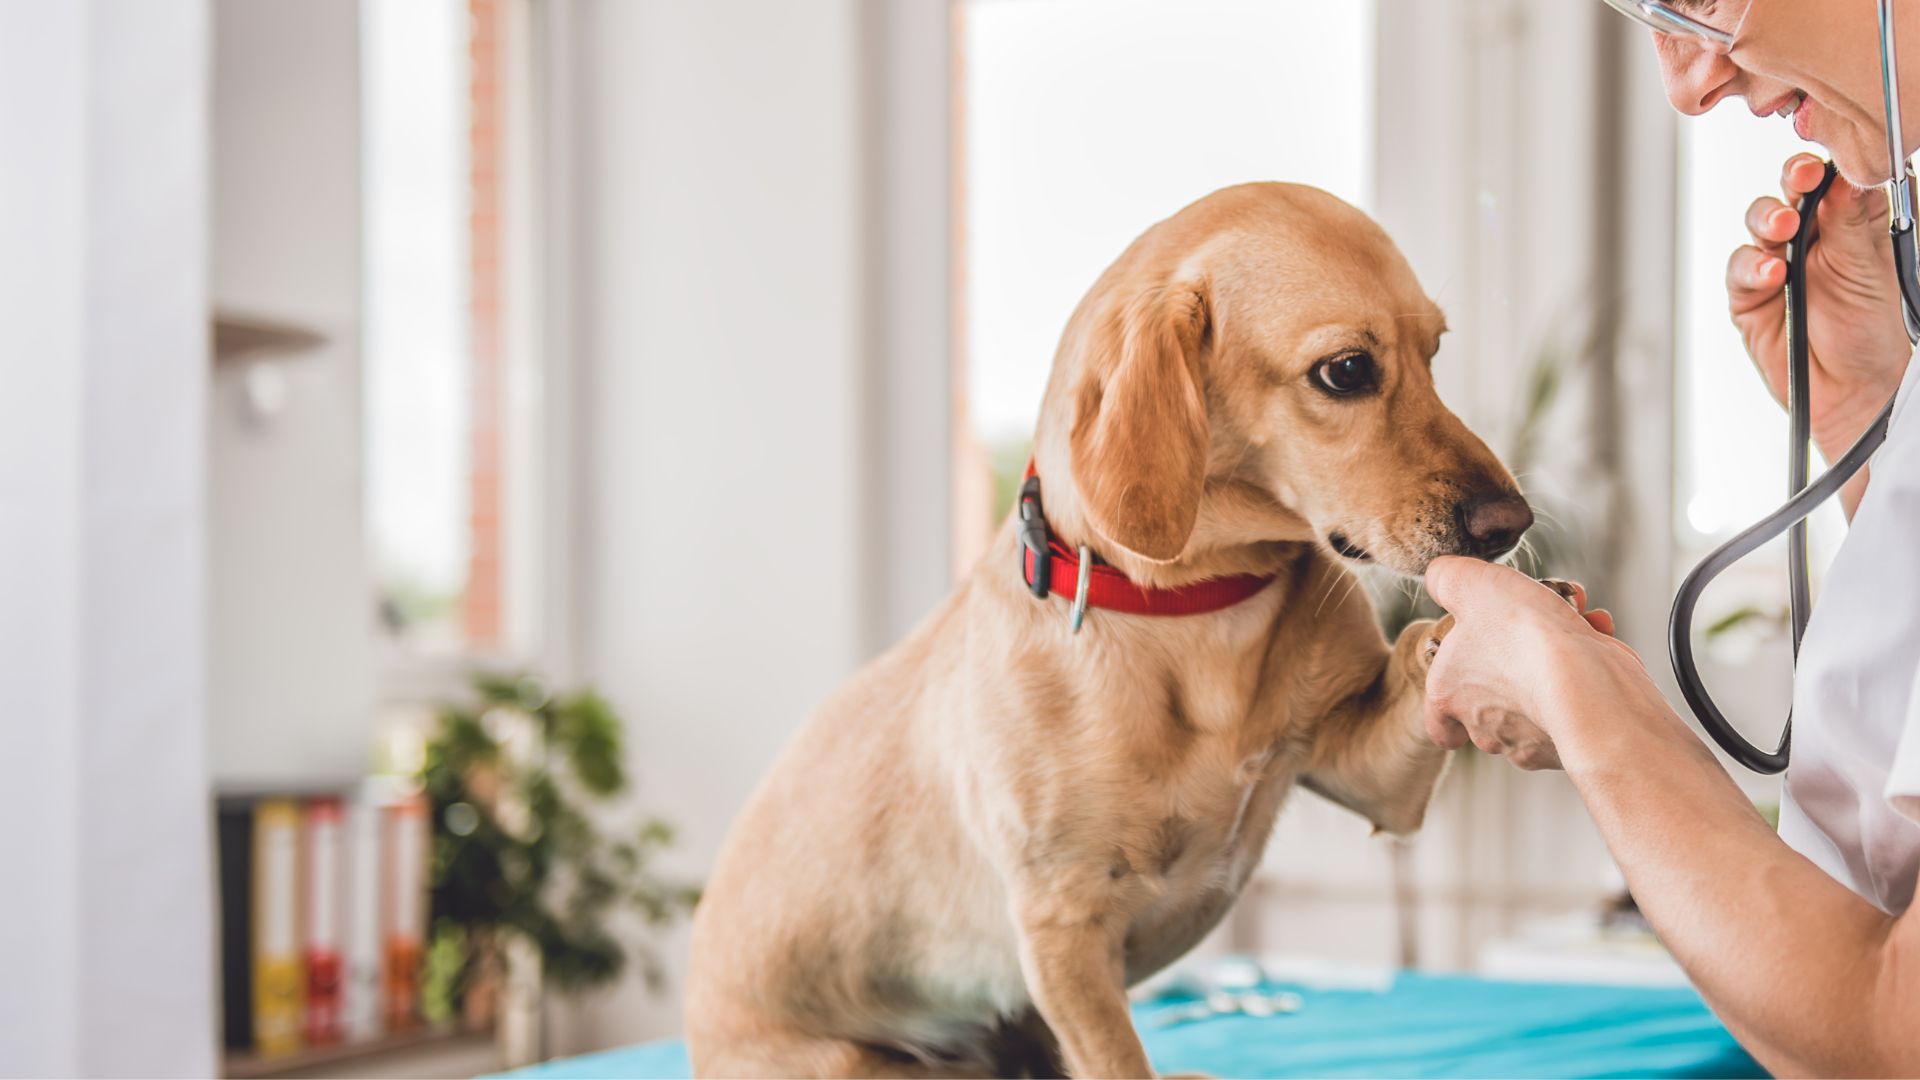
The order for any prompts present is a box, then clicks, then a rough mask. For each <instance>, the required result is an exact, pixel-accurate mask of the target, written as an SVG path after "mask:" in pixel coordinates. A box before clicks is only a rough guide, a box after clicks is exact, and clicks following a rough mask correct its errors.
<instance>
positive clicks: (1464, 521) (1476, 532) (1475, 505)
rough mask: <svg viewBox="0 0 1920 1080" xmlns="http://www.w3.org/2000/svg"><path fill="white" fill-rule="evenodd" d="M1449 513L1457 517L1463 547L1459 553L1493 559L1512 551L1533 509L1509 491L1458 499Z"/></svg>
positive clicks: (1529, 524) (1530, 517) (1529, 525)
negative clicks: (1451, 512) (1463, 550)
mask: <svg viewBox="0 0 1920 1080" xmlns="http://www.w3.org/2000/svg"><path fill="white" fill-rule="evenodd" d="M1453 513H1454V517H1456V518H1458V519H1459V522H1460V536H1461V540H1462V543H1463V544H1464V546H1465V547H1466V549H1467V550H1466V551H1465V552H1464V553H1463V554H1467V555H1472V556H1474V557H1475V558H1480V559H1497V558H1499V557H1500V556H1502V555H1505V554H1506V553H1507V552H1509V551H1512V550H1513V546H1514V545H1515V544H1518V543H1519V542H1520V537H1521V535H1522V534H1523V533H1525V532H1526V531H1527V529H1528V528H1529V527H1531V526H1532V525H1533V508H1532V507H1530V506H1528V505H1527V500H1525V499H1523V498H1521V497H1520V496H1519V495H1517V494H1514V493H1512V492H1498V493H1495V494H1492V495H1475V496H1473V497H1471V498H1467V499H1462V500H1461V501H1460V502H1459V503H1458V504H1457V505H1455V506H1454V508H1453Z"/></svg>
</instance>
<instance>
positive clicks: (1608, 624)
mask: <svg viewBox="0 0 1920 1080" xmlns="http://www.w3.org/2000/svg"><path fill="white" fill-rule="evenodd" d="M1586 618H1587V625H1588V626H1591V627H1593V628H1594V629H1595V630H1598V631H1600V632H1601V633H1603V634H1605V635H1607V636H1608V637H1612V636H1613V613H1612V612H1610V611H1608V610H1607V609H1606V608H1594V609H1593V610H1592V611H1589V612H1587V613H1586Z"/></svg>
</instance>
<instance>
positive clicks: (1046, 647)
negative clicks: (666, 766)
mask: <svg viewBox="0 0 1920 1080" xmlns="http://www.w3.org/2000/svg"><path fill="white" fill-rule="evenodd" d="M1444 329H1445V320H1444V318H1443V316H1442V315H1441V313H1440V310H1439V309H1438V308H1437V307H1436V306H1435V305H1434V303H1433V301H1432V300H1430V299H1429V298H1428V297H1427V296H1426V294H1425V293H1424V292H1423V291H1422V290H1421V288H1420V285H1419V283H1418V282H1417V281H1415V279H1414V276H1413V273H1412V271H1411V270H1410V269H1409V267H1408V266H1407V264H1406V261H1405V260H1404V259H1403V258H1402V257H1401V255H1400V253H1399V251H1398V250H1397V249H1396V248H1395V247H1394V245H1393V243H1392V242H1391V241H1390V240H1389V239H1388V238H1387V236H1386V234H1385V233H1384V232H1382V231H1381V229H1380V228H1379V227H1378V226H1377V225H1375V224H1374V223H1373V221H1372V220H1370V219H1369V218H1367V217H1366V215H1364V214H1362V213H1361V212H1359V211H1358V210H1355V209H1354V208H1353V207H1351V206H1348V205H1347V204H1345V203H1343V202H1341V201H1340V200H1338V199H1336V198H1334V197H1332V196H1330V195H1328V194H1326V193H1324V192H1321V191H1317V190H1314V189H1312V188H1306V187H1300V186H1295V185H1288V184H1248V185H1244V186H1240V187H1233V188H1228V189H1225V190H1223V191H1219V192H1216V193H1214V194H1213V195H1210V196H1208V197H1206V198H1204V199H1201V200H1200V201H1199V202H1196V203H1194V204H1193V205H1191V206H1189V207H1187V208H1186V209H1184V210H1182V211H1180V212H1179V213H1178V214H1175V215H1174V216H1173V217H1171V218H1169V219H1167V220H1166V221H1163V222H1161V223H1159V224H1157V225H1155V226H1153V227H1152V228H1151V229H1148V230H1147V232H1146V233H1145V234H1144V235H1142V236H1141V237H1140V238H1139V239H1138V240H1136V241H1135V242H1134V243H1133V245H1132V246H1131V247H1129V248H1128V249H1127V250H1126V251H1125V252H1124V253H1123V254H1122V255H1121V256H1120V258H1119V259H1118V260H1116V261H1115V262H1114V264H1113V265H1112V266H1111V267H1109V268H1108V269H1107V271H1106V272H1105V273H1104V274H1102V275H1101V277H1100V280H1099V281H1097V282H1096V283H1095V284H1094V286H1093V288H1092V290H1091V291H1089V292H1088V294H1087V296H1086V298H1085V299H1084V300H1082V301H1081V303H1080V306H1079V307H1078V308H1077V309H1076V310H1075V311H1074V313H1073V316H1072V319H1071V320H1070V321H1069V322H1068V324H1067V328H1066V332H1065V334H1064V335H1063V337H1062V340H1061V343H1060V349H1059V352H1058V355H1057V356H1056V357H1055V360H1054V368H1053V375H1052V378H1051V380H1050V382H1049V383H1048V385H1047V392H1046V398H1045V401H1044V404H1043V406H1042V409H1041V415H1040V421H1039V425H1038V428H1037V429H1036V431H1035V436H1034V462H1035V465H1036V469H1037V474H1038V476H1039V478H1040V482H1041V484H1042V492H1043V495H1044V506H1045V513H1046V517H1047V520H1048V521H1049V522H1050V524H1051V527H1052V529H1053V532H1054V534H1055V535H1056V536H1058V537H1060V538H1062V539H1064V540H1065V542H1066V543H1067V544H1069V545H1080V544H1085V545H1087V546H1088V547H1089V548H1091V550H1092V551H1093V552H1095V553H1097V554H1098V556H1100V557H1101V558H1103V559H1104V560H1105V561H1106V562H1107V563H1108V564H1110V565H1111V566H1112V567H1115V568H1117V569H1118V570H1120V571H1123V572H1124V573H1125V574H1126V575H1127V577H1129V578H1131V579H1132V580H1133V581H1134V582H1136V583H1139V584H1141V585H1145V586H1152V587H1173V586H1179V585H1182V584H1184V583H1191V582H1196V581H1200V580H1203V579H1209V578H1217V577H1222V576H1228V575H1242V574H1262V575H1274V578H1275V579H1274V581H1273V582H1272V583H1271V584H1270V585H1268V586H1267V587H1266V588H1264V589H1262V590H1260V591H1259V592H1258V593H1257V594H1255V595H1253V596H1252V597H1251V598H1249V599H1246V600H1244V601H1242V602H1240V603H1237V604H1235V605H1233V606H1231V607H1227V608H1225V609H1223V610H1219V611H1215V612H1212V613H1209V614H1198V615H1183V616H1178V617H1160V616H1154V615H1134V614H1119V613H1116V612H1110V611H1100V610H1094V611H1091V612H1089V613H1088V614H1087V617H1086V625H1085V627H1084V628H1083V629H1082V630H1081V631H1080V632H1078V633H1075V632H1073V630H1072V629H1071V627H1070V626H1069V622H1068V617H1067V609H1068V606H1069V600H1070V599H1071V597H1072V596H1073V594H1074V582H1073V581H1071V580H1069V581H1067V582H1064V583H1061V582H1056V583H1055V589H1056V595H1053V596H1051V597H1049V598H1046V599H1044V600H1042V599H1039V598H1037V597H1035V596H1034V595H1033V594H1032V593H1030V592H1029V590H1028V588H1027V585H1026V583H1025V581H1024V580H1023V577H1022V569H1021V563H1020V555H1019V540H1018V535H1017V531H1018V522H1017V521H1015V520H1010V521H1009V522H1008V523H1007V525H1006V526H1005V527H1004V528H1002V529H1001V530H1000V534H999V537H998V539H997V540H996V541H995V542H994V544H993V546H992V549H991V550H990V551H989V552H988V554H987V555H986V557H985V558H984V559H983V560H982V561H981V562H980V564H979V565H978V566H977V567H975V568H974V570H973V572H972V574H971V575H970V576H969V577H968V578H967V580H966V581H965V582H964V583H962V584H961V585H960V586H959V588H958V589H957V590H956V591H955V592H954V593H953V595H952V596H951V597H949V598H948V600H947V601H946V602H945V603H944V604H943V605H942V606H941V607H940V608H939V610H937V611H936V612H934V614H933V615H932V616H931V617H930V618H928V619H927V621H926V622H925V623H923V624H922V625H921V626H920V627H919V628H918V629H917V630H915V631H914V632H913V634H912V635H911V636H910V637H908V638H907V639H906V640H905V641H903V642H901V643H900V644H899V645H897V646H895V647H894V648H893V649H892V650H891V651H889V652H887V653H886V654H885V655H883V656H881V657H879V658H878V659H876V660H874V661H873V662H872V663H871V664H868V665H867V666H866V668H864V669H863V670H862V671H861V672H860V673H859V674H857V675H856V676H854V677H853V679H852V680H850V681H849V682H848V683H847V684H846V685H845V686H843V687H842V688H841V689H840V690H839V691H838V692H837V693H836V694H835V695H834V696H833V697H832V698H831V699H830V700H828V701H827V702H826V704H825V705H823V706H822V707H821V708H820V710H819V711H818V712H817V713H816V714H815V715H814V716H813V718H812V719H811V720H810V721H809V722H808V723H807V724H806V726H805V727H804V728H803V729H802V730H801V731H800V733H799V734H798V736H797V737H796V738H795V739H794V741H793V743H792V744H791V745H790V746H788V747H787V749H786V751H785V752H784V754H783V755H782V757H781V758H780V760H779V762H778V763H777V764H776V765H775V767H774V769H773V772H772V773H771V774H770V775H769V776H768V777H767V778H766V780H765V782H764V783H763V784H762V786H761V788H760V790H759V792H758V793H757V794H756V795H755V796H754V798H753V800H752V802H751V803H750V804H749V805H748V807H747V808H746V810H745V811H744V812H743V813H742V814H741V816H740V818H739V820H738V821H737V822H735V824H734V826H733V831H732V834H731V836H730V837H729V839H728V841H727V844H726V848H725V850H724V851H723V852H722V854H721V857H720V861H719V865H718V866H717V867H716V869H715V872H714V875H713V879H712V881H711V883H710V885H709V887H708V889H707V892H706V896H705V899H704V900H703V901H702V902H701V904H700V908H699V911H698V914H697V916H696V918H695V923H694V937H693V969H692V973H691V978H690V985H689V987H688V991H687V1024H688V1037H689V1040H690V1044H691V1050H692V1054H693V1062H694V1065H695V1068H696V1069H697V1070H698V1071H699V1072H700V1073H701V1074H703V1075H707V1074H713V1075H719V1074H728V1075H767V1076H813V1075H818V1076H870V1075H1012V1074H1018V1073H1022V1072H1026V1073H1030V1074H1032V1075H1047V1076H1052V1075H1060V1073H1059V1072H1058V1070H1059V1069H1061V1068H1065V1069H1066V1070H1067V1071H1068V1072H1069V1073H1071V1074H1072V1075H1075V1076H1147V1075H1151V1066H1150V1065H1149V1064H1148V1061H1147V1058H1146V1054H1145V1053H1144V1051H1143V1050H1142V1049H1141V1045H1140V1040H1139V1038H1138V1036H1137V1035H1136V1033H1135V1032H1134V1029H1133V1026H1132V1023H1131V1018H1130V1015H1129V1013H1128V1009H1127V998H1126V989H1127V986H1128V985H1129V984H1131V983H1133V982H1135V981H1137V980H1139V979H1141V978H1144V977H1145V976H1147V975H1148V974H1151V973H1152V972H1154V971H1155V970H1157V969H1159V968H1161V967H1163V966H1164V965H1166V964H1168V963H1170V962H1171V961H1173V960H1174V959H1175V958H1177V957H1179V956H1180V955H1181V954H1182V953H1184V952H1185V951H1186V950H1187V949H1189V948H1191V947H1192V946H1193V945H1194V944H1195V943H1196V942H1198V941H1199V940H1200V938H1201V937H1202V936H1203V935H1205V934H1206V933H1207V932H1208V930H1210V929H1212V928H1213V927H1214V925H1215V924H1217V923H1218V922H1219V920H1220V918H1221V916H1222V915H1223V914H1225V912H1226V911H1227V909H1228V907H1229V906H1230V905H1231V904H1232V903H1233V900H1234V898H1235V897H1236V896H1237V895H1238V894H1239V892H1240V890H1241V888H1242V886H1244V885H1245V884H1246V881H1247V877H1248V875H1250V874H1251V873H1252V872H1253V870H1254V867H1255V865H1256V864H1257V863H1258V862H1259V861H1260V856H1261V852H1262V849H1263V848H1264V847H1265V845H1266V841H1267V836H1268V833H1269V831H1270V830H1271V828H1272V826H1273V821H1274V816H1275V814H1276V813H1277V812H1278V810H1279V808H1280V804H1281V802H1282V801H1283V800H1284V799H1285V798H1286V795H1287V793H1288V791H1289V789H1290V788H1292V786H1293V785H1294V784H1295V783H1296V782H1298V783H1300V784H1302V785H1304V786H1306V787H1307V788H1309V789H1311V790H1313V791H1316V792H1319V793H1320V794H1322V795H1324V796H1326V797H1327V798H1330V799H1332V800H1334V801H1335V802H1338V803H1340V804H1342V805H1344V806H1347V807H1349V808H1351V809H1352V810H1354V811H1355V812H1357V813H1359V814H1362V815H1364V816H1365V817H1366V818H1368V819H1369V820H1371V821H1372V822H1373V823H1374V824H1375V825H1376V826H1378V827H1379V828H1380V829H1384V830H1387V831H1389V832H1395V833H1400V832H1407V831H1410V830H1412V829H1415V828H1418V827H1419V825H1420V822H1421V819H1422V817H1423V815H1424V814H1425V811H1426V805H1427V801H1428V798H1429V796H1430V795H1431V793H1432V791H1433V787H1434V784H1435V783H1436V782H1437V781H1438V779H1439V777H1440V773H1441V769H1442V767H1443V766H1444V763H1445V761H1446V755H1445V752H1444V751H1442V750H1440V749H1439V748H1437V747H1435V746H1434V745H1433V744H1432V743H1430V742H1429V741H1428V740H1427V738H1426V737H1425V735H1424V734H1422V730H1421V698H1422V692H1423V687H1424V685H1425V678H1426V670H1427V665H1428V662H1429V660H1430V658H1431V655H1432V650H1433V648H1435V647H1436V645H1437V641H1438V638H1439V636H1440V635H1441V634H1442V633H1444V631H1445V629H1446V625H1445V621H1444V620H1443V621H1442V623H1441V624H1438V625H1436V624H1434V623H1430V622H1428V623H1419V624H1416V625H1414V626H1411V627H1409V628H1408V629H1407V630H1406V631H1405V632H1404V633H1403V634H1401V635H1400V638H1399V640H1398V641H1397V642H1396V643H1395V644H1394V645H1392V646H1391V647H1389V646H1388V644H1387V643H1386V641H1385V640H1384V639H1383V638H1382V636H1381V633H1380V630H1379V628H1378V626H1377V624H1376V622H1375V618H1374V612H1373V609H1372V606H1371V604H1370V602H1369V601H1368V598H1367V594H1366V592H1365V590H1362V589H1358V588H1353V587H1352V585H1353V584H1354V582H1353V580H1352V575H1351V572H1350V571H1349V570H1348V569H1347V568H1346V566H1345V565H1344V563H1345V562H1347V561H1355V562H1365V561H1372V562H1377V563H1379V564H1380V565H1383V566H1386V567H1390V568H1391V569H1393V570H1396V571H1398V572H1399V573H1401V574H1406V575H1418V574H1420V573H1421V572H1422V571H1423V570H1424V569H1425V567H1426V565H1427V562H1428V560H1430V559H1432V558H1433V557H1435V556H1438V555H1443V554H1469V555H1477V556H1480V557H1483V558H1494V557H1497V556H1499V555H1501V554H1504V553H1505V552H1506V551H1508V550H1509V549H1511V548H1512V547H1513V546H1514V545H1515V544H1516V543H1517V542H1518V540H1519V538H1520V535H1521V533H1522V532H1523V531H1524V530H1525V529H1526V528H1527V526H1528V525H1529V524H1531V522H1532V514H1531V513H1530V512H1529V510H1528V509H1527V504H1526V502H1525V500H1524V499H1522V498H1521V496H1520V494H1519V491H1518V490H1517V488H1516V486H1515V484H1514V481H1513V478H1512V476H1511V475H1509V474H1508V472H1507V470H1506V469H1505V467H1503V466H1502V465H1501V464H1500V462H1499V461H1498V460H1497V459H1496V458H1495V457H1494V455H1493V454H1492V453H1491V452H1489V451H1488V449H1487V448H1486V446H1485V445H1483V444H1482V443H1481V441H1480V440H1479V439H1478V438H1476V437H1475V436H1474V435H1473V434H1472V433H1471V432H1469V431H1468V430H1467V429H1466V427H1465V426H1464V425H1463V424H1462V423H1461V422H1460V420H1459V419H1458V418H1456V417H1455V416H1454V415H1453V414H1452V413H1450V412H1448V411H1447V409H1446V408H1445V407H1444V406H1443V405H1441V403H1440V401H1439V398H1438V397H1437V396H1436V395H1435V393H1434V385H1433V378H1432V372H1431V370H1430V364H1431V361H1432V359H1433V355H1434V352H1435V350H1436V349H1437V348H1438V347H1439V341H1440V335H1441V333H1442V332H1443V330H1444ZM1017 516H1018V515H1017V514H1016V515H1015V517H1016V518H1017ZM1059 593H1064V594H1065V595H1059Z"/></svg>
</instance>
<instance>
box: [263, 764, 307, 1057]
mask: <svg viewBox="0 0 1920 1080" xmlns="http://www.w3.org/2000/svg"><path fill="white" fill-rule="evenodd" d="M253 814H254V817H253V842H254V857H253V1041H254V1049H255V1050H256V1051H258V1052H259V1053H261V1054H287V1053H292V1052H293V1051H296V1050H298V1049H300V1046H301V1038H300V1027H301V1022H302V1020H303V1019H304V1013H305V1011H306V972H305V971H304V970H303V968H302V965H301V962H300V807H299V805H298V804H297V803H295V802H294V801H293V800H291V799H268V800H266V801H264V802H262V803H260V804H259V805H258V806H257V807H255V808H254V812H253Z"/></svg>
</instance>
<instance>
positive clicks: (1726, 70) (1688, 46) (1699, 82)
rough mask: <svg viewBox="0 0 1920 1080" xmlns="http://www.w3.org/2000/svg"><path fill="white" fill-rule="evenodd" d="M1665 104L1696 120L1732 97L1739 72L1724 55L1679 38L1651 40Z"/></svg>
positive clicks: (1654, 37) (1672, 36) (1666, 37)
mask: <svg viewBox="0 0 1920 1080" xmlns="http://www.w3.org/2000/svg"><path fill="white" fill-rule="evenodd" d="M1653 40H1654V48H1655V50H1656V51H1657V52H1658V53H1659V55H1660V80H1661V82H1662V83H1664V84H1665V85H1666V90H1667V101H1668V102H1669V103H1670V104H1672V105H1673V107H1674V109H1675V111H1677V112H1679V113H1681V114H1682V115H1685V116H1699V115H1700V114H1701V113H1704V112H1706V111H1708V110H1709V109H1712V108H1713V107H1714V106H1715V105H1718V104H1720V102H1721V101H1723V100H1725V99H1726V98H1727V97H1729V96H1731V95H1733V94H1734V92H1735V91H1734V80H1735V79H1736V78H1737V77H1738V76H1739V74H1740V68H1739V67H1738V66H1737V65H1736V64H1734V62H1733V61H1732V59H1730V58H1729V57H1727V56H1726V55H1725V54H1724V53H1717V52H1714V51H1713V50H1712V49H1709V48H1707V47H1706V46H1704V45H1702V44H1700V43H1699V42H1697V41H1691V40H1688V39H1686V38H1683V37H1680V36H1678V35H1669V34H1658V33H1656V34H1655V35H1654V36H1653Z"/></svg>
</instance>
